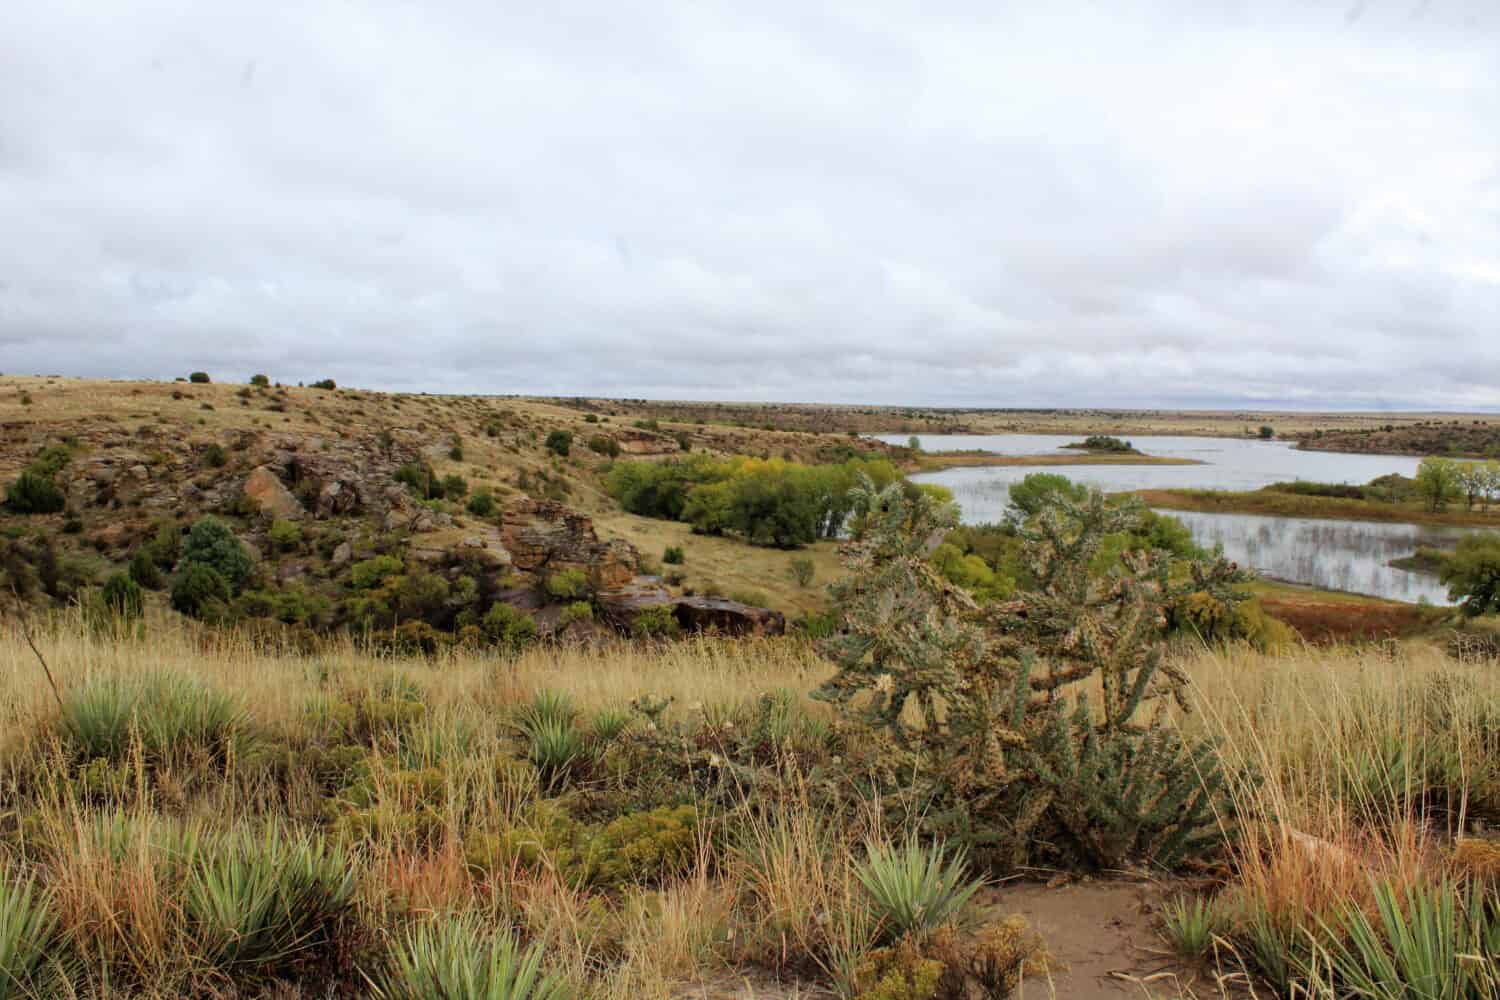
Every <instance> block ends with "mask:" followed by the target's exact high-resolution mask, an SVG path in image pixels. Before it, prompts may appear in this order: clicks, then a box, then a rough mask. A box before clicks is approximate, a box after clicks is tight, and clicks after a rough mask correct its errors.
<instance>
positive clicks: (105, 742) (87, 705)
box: [59, 673, 243, 763]
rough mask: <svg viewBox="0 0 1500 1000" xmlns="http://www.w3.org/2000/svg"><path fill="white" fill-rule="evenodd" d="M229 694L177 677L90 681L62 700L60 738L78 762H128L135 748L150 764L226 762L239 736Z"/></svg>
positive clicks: (238, 718)
mask: <svg viewBox="0 0 1500 1000" xmlns="http://www.w3.org/2000/svg"><path fill="white" fill-rule="evenodd" d="M242 722H243V714H242V710H241V709H240V706H239V704H238V702H237V701H236V700H235V699H234V698H233V697H232V696H230V695H227V694H223V693H221V692H218V691H215V690H213V689H211V688H209V687H208V686H206V685H204V684H203V683H201V682H199V681H196V680H193V679H191V678H188V677H184V676H182V675H179V674H171V673H155V674H148V675H144V676H124V675H112V676H105V677H98V678H94V679H91V680H89V681H87V682H85V684H84V685H83V686H82V687H81V688H80V689H78V690H76V691H74V692H71V693H70V694H69V695H68V697H67V698H66V699H65V700H64V701H63V706H62V714H61V718H60V726H59V729H60V732H59V737H60V739H61V742H62V744H63V746H64V748H65V749H66V750H67V751H68V752H69V754H70V756H71V757H73V758H74V759H75V760H81V761H88V760H95V759H104V760H107V761H110V762H111V763H121V762H123V761H125V760H127V759H128V758H129V756H130V754H131V752H132V748H133V746H134V745H136V744H138V745H139V747H140V749H141V751H142V753H143V754H145V756H146V757H147V759H148V760H150V761H152V762H157V763H161V762H166V761H170V760H174V759H180V758H181V757H183V756H185V755H187V754H189V753H193V752H196V753H200V754H204V755H207V756H208V757H211V758H214V759H220V760H222V759H223V757H224V756H225V755H226V754H227V753H228V751H229V747H230V744H231V742H232V741H233V740H234V738H235V735H236V734H237V733H238V732H239V731H240V729H241V727H242Z"/></svg>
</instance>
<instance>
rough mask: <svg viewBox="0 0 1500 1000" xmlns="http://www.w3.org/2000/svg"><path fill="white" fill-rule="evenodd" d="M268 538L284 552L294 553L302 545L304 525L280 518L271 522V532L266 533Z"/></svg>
mask: <svg viewBox="0 0 1500 1000" xmlns="http://www.w3.org/2000/svg"><path fill="white" fill-rule="evenodd" d="M266 537H267V538H269V539H270V540H271V544H272V545H274V546H276V548H278V549H280V550H281V551H282V552H292V551H295V550H296V549H297V547H298V546H300V545H301V544H302V525H300V524H298V523H297V522H296V521H288V520H286V519H284V518H280V517H278V518H277V519H276V520H274V521H272V522H271V530H270V531H269V532H267V533H266Z"/></svg>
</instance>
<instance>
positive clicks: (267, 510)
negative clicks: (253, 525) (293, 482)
mask: <svg viewBox="0 0 1500 1000" xmlns="http://www.w3.org/2000/svg"><path fill="white" fill-rule="evenodd" d="M245 498H246V499H248V500H249V501H250V502H251V503H253V504H255V506H256V507H257V508H258V509H259V510H260V512H261V513H262V514H265V515H267V516H269V517H278V518H284V519H286V520H288V521H298V520H301V519H302V518H303V517H304V516H305V515H306V514H307V511H306V510H304V509H303V508H302V502H301V501H300V500H298V499H297V498H296V497H295V496H293V495H292V491H291V490H289V489H287V488H286V486H285V484H283V483H282V481H281V477H279V476H278V475H276V473H274V472H272V471H271V470H270V468H268V467H267V466H264V465H261V466H258V467H256V468H255V469H252V470H251V472H250V475H248V476H246V477H245Z"/></svg>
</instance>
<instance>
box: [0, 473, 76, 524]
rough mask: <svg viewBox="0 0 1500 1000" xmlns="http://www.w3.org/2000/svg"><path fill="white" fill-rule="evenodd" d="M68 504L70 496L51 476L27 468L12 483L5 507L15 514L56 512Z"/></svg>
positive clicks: (6, 495)
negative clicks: (68, 496)
mask: <svg viewBox="0 0 1500 1000" xmlns="http://www.w3.org/2000/svg"><path fill="white" fill-rule="evenodd" d="M67 505H68V498H67V497H66V496H64V495H63V491H62V490H61V489H59V488H58V486H57V484H56V483H54V482H53V481H52V477H51V476H44V475H40V474H39V473H36V472H33V471H31V470H30V469H27V470H26V471H25V472H22V473H21V474H20V475H19V476H18V477H16V481H15V482H13V483H11V484H10V489H9V490H8V491H6V494H5V507H6V509H7V510H9V511H10V512H11V513H13V514H56V513H58V512H59V511H61V510H62V509H63V508H64V507H66V506H67Z"/></svg>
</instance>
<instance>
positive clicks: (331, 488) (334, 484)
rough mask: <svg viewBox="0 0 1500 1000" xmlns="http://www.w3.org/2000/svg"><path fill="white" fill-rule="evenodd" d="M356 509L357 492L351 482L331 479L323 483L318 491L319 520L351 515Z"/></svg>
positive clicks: (357, 503)
mask: <svg viewBox="0 0 1500 1000" xmlns="http://www.w3.org/2000/svg"><path fill="white" fill-rule="evenodd" d="M358 507H359V490H358V489H357V488H356V486H355V484H354V483H352V482H348V481H345V480H343V479H331V480H328V481H327V482H325V483H323V487H322V489H320V490H318V507H317V516H318V517H319V518H327V517H337V516H339V515H341V514H352V513H354V511H355V510H356V509H357V508H358Z"/></svg>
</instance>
